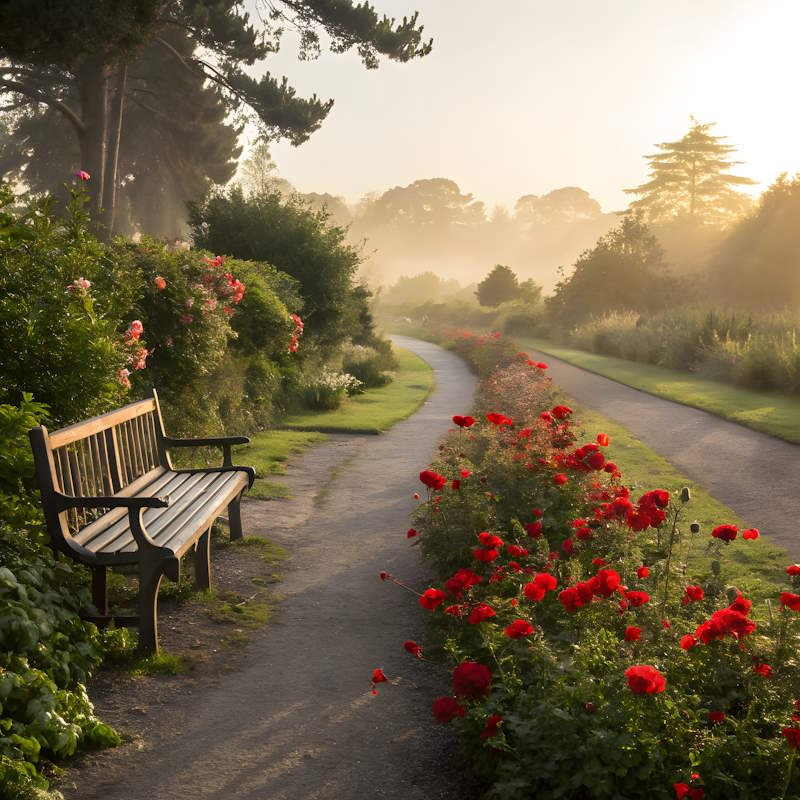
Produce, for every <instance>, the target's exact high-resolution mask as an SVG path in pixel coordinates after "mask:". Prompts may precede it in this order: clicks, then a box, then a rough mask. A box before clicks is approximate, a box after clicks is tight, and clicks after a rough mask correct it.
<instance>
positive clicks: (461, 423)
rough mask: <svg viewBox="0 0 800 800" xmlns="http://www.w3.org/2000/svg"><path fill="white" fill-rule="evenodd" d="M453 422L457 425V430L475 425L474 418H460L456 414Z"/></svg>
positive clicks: (459, 415)
mask: <svg viewBox="0 0 800 800" xmlns="http://www.w3.org/2000/svg"><path fill="white" fill-rule="evenodd" d="M453 422H454V423H455V424H456V425H458V427H459V428H471V427H472V426H473V425H474V424H475V418H474V417H462V416H461V414H456V415H455V416H454V417H453Z"/></svg>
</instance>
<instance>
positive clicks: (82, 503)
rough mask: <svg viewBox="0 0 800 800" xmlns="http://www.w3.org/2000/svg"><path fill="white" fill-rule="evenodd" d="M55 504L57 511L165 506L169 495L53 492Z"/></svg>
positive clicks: (167, 503)
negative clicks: (72, 494) (103, 495)
mask: <svg viewBox="0 0 800 800" xmlns="http://www.w3.org/2000/svg"><path fill="white" fill-rule="evenodd" d="M55 500H56V505H57V506H58V510H59V511H64V510H66V509H68V508H128V509H131V508H132V509H142V508H166V507H167V506H168V505H169V503H170V499H169V497H116V496H111V497H70V496H69V495H66V494H61V493H60V492H55Z"/></svg>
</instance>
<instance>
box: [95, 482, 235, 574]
mask: <svg viewBox="0 0 800 800" xmlns="http://www.w3.org/2000/svg"><path fill="white" fill-rule="evenodd" d="M172 478H173V479H176V482H177V479H182V480H181V483H180V485H179V486H178V489H177V491H179V492H181V495H180V497H178V498H177V500H174V501H173V502H171V503H170V505H169V506H168V507H167V508H151V509H147V510H146V511H145V512H144V514H143V521H144V526H145V530H146V531H147V533H148V535H149V536H150V537H151V538H152V539H153V540H154V542H155V544H156V545H159V546H162V547H169V549H171V550H173V551H174V552H175V554H176V555H177V556H180V555H182V554H183V552H184V551H185V550H186V549H187V548H188V546H189V545H191V544H192V543H193V542H194V539H195V538H196V533H197V532H198V531H199V530H202V529H204V528H207V527H208V526H209V525H210V524H211V522H212V521H213V520H214V519H216V517H217V516H218V515H219V514H220V513H221V512H222V510H223V509H224V508H225V507H226V506H227V505H228V503H229V502H230V500H231V499H232V498H234V497H235V496H236V495H237V494H239V492H241V491H242V489H244V488H246V486H247V484H248V477H247V474H246V473H244V472H224V473H193V474H192V473H189V474H186V473H172ZM171 485H173V484H169V483H168V484H167V487H165V488H168V487H169V486H171ZM174 496H175V493H173V494H171V495H170V497H174ZM84 546H85V547H87V549H89V550H91V551H92V552H93V553H94V554H95V555H96V556H98V557H100V558H102V559H103V560H108V559H109V558H112V559H113V558H114V557H119V558H121V559H122V560H124V561H130V560H131V559H132V558H133V559H135V556H136V552H137V550H138V547H137V544H136V541H135V540H134V538H133V534H132V533H131V529H130V525H129V519H128V516H127V513H126V514H125V516H124V518H123V519H119V520H117V521H116V522H115V523H114V524H113V525H112V526H111V528H109V529H108V530H106V531H103V532H102V533H100V534H99V535H98V536H96V537H95V538H94V539H93V540H92V541H91V542H89V543H88V544H85V545H84Z"/></svg>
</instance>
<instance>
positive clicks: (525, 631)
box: [506, 619, 533, 639]
mask: <svg viewBox="0 0 800 800" xmlns="http://www.w3.org/2000/svg"><path fill="white" fill-rule="evenodd" d="M532 633H533V625H531V624H530V622H528V621H527V620H525V619H515V620H514V621H513V622H512V623H511V624H510V625H509V626H508V627H507V628H506V636H508V638H509V639H521V638H522V637H523V636H530V635H531V634H532Z"/></svg>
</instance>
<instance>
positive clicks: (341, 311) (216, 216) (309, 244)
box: [190, 188, 361, 354]
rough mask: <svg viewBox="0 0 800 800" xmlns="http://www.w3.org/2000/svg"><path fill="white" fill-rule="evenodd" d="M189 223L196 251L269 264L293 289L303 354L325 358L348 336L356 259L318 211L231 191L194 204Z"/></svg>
mask: <svg viewBox="0 0 800 800" xmlns="http://www.w3.org/2000/svg"><path fill="white" fill-rule="evenodd" d="M190 224H191V227H192V233H193V237H194V241H195V244H196V245H197V246H198V247H203V248H206V249H208V250H212V251H213V252H215V253H223V254H226V255H230V256H233V257H235V258H239V259H247V260H253V261H266V262H269V263H270V264H273V265H274V266H275V267H277V268H278V269H279V270H281V271H282V272H285V273H287V274H289V275H291V276H292V277H293V278H295V279H296V280H297V281H298V282H299V285H300V293H301V294H302V297H303V301H304V309H305V310H304V318H305V320H306V328H305V333H304V337H305V344H306V348H307V349H308V348H316V349H318V350H319V351H320V352H321V354H330V353H331V352H332V351H333V350H335V349H336V348H337V347H338V346H339V345H341V343H342V342H343V341H344V340H345V338H346V337H347V336H348V335H349V334H351V333H353V332H354V331H353V329H352V327H351V326H349V325H348V321H349V320H348V317H352V313H353V309H354V306H357V305H358V302H359V300H360V298H359V297H357V296H354V289H353V278H354V276H355V273H356V269H357V268H358V265H359V263H360V260H361V259H360V256H359V253H358V251H357V250H356V249H355V248H354V247H353V246H351V245H348V244H346V242H345V234H346V231H345V230H344V229H343V228H339V227H337V226H335V225H330V224H329V221H328V215H327V213H326V212H325V211H313V210H310V209H309V208H308V206H307V205H306V204H305V203H304V202H302V201H301V200H300V199H298V198H293V197H289V198H286V197H284V196H283V195H282V194H281V193H280V192H279V191H277V190H268V191H265V192H263V193H261V194H252V195H249V196H245V194H244V192H242V190H241V189H239V188H233V189H231V190H229V191H228V192H226V193H217V194H214V195H212V196H210V197H209V198H207V199H206V200H205V201H204V202H203V203H199V204H194V205H193V206H192V207H191V210H190ZM356 313H357V308H356Z"/></svg>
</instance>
